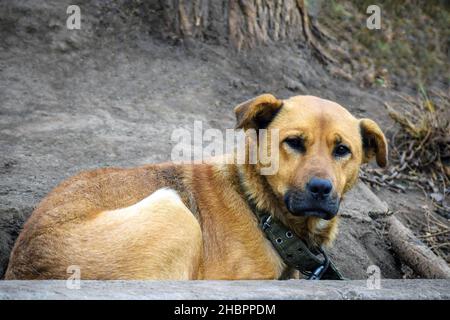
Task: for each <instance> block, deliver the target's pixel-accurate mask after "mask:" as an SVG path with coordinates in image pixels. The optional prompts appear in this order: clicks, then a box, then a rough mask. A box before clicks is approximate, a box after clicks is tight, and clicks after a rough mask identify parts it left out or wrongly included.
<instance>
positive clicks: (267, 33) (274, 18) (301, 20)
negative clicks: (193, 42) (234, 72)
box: [160, 0, 314, 50]
mask: <svg viewBox="0 0 450 320" xmlns="http://www.w3.org/2000/svg"><path fill="white" fill-rule="evenodd" d="M160 3H161V4H162V9H163V16H164V23H165V26H166V30H167V31H169V32H172V33H174V34H176V35H178V36H183V37H196V38H215V39H225V41H227V42H229V43H230V44H231V45H233V46H234V47H236V48H237V49H238V50H241V49H245V48H252V47H255V46H257V45H260V44H264V43H268V42H270V41H273V42H277V41H303V42H305V41H306V42H308V43H312V42H313V41H314V40H313V36H312V34H311V31H310V29H309V19H308V15H307V12H306V6H305V3H304V1H303V0H191V1H189V0H161V2H160Z"/></svg>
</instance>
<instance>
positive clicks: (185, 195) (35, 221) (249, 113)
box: [6, 94, 387, 279]
mask: <svg viewBox="0 0 450 320" xmlns="http://www.w3.org/2000/svg"><path fill="white" fill-rule="evenodd" d="M235 112H236V117H237V127H238V128H243V129H245V130H247V129H251V128H253V129H262V128H266V129H274V128H275V129H279V131H278V132H279V134H278V136H279V138H278V140H277V141H275V143H277V144H278V147H279V158H278V160H279V169H278V170H277V172H276V173H274V174H272V175H266V176H264V175H261V174H260V170H261V165H260V164H259V163H257V164H254V165H251V164H242V165H237V164H227V165H225V164H195V165H175V164H172V163H166V164H159V165H147V166H143V167H138V168H134V169H116V168H107V169H98V170H93V171H88V172H83V173H81V174H79V175H77V176H75V177H72V178H70V179H68V180H67V181H65V182H63V183H62V184H60V185H59V186H58V187H57V188H55V189H54V190H53V191H52V192H51V193H50V194H49V195H48V196H47V197H46V198H45V199H44V200H43V201H42V202H41V203H40V205H39V206H38V207H37V208H36V210H35V211H34V213H33V214H32V215H31V217H30V219H29V220H28V221H27V223H26V224H25V226H24V229H23V231H22V233H21V234H20V236H19V238H18V239H17V241H16V244H15V246H14V249H13V251H12V254H11V259H10V263H9V266H8V269H7V272H6V279H63V278H67V271H66V270H67V268H68V266H71V265H77V266H79V267H80V270H81V278H83V279H279V278H280V277H281V276H282V275H283V274H285V272H286V269H287V267H286V264H285V263H284V261H283V260H282V259H281V258H280V256H279V255H278V254H277V251H275V249H274V247H273V245H272V243H270V242H269V241H268V240H267V239H266V238H265V235H264V233H263V232H262V231H261V228H260V226H259V225H258V221H257V219H256V216H255V213H254V212H253V211H252V209H251V206H249V202H248V199H252V200H253V201H254V203H256V206H257V207H258V208H260V209H263V210H266V211H267V212H270V214H271V215H273V217H274V218H275V219H278V220H279V221H281V222H282V223H283V224H284V225H286V226H288V227H289V228H291V229H292V230H293V231H294V232H295V233H296V234H297V235H298V237H300V238H301V239H303V240H304V241H305V242H306V243H308V244H312V245H322V244H325V245H327V244H330V243H331V242H332V241H333V240H334V238H335V237H336V232H337V223H338V217H337V216H336V215H337V212H338V208H339V202H340V201H341V199H342V197H343V195H344V194H345V192H346V191H348V190H349V189H350V188H351V187H352V186H353V185H354V183H355V182H356V180H357V177H358V170H359V167H360V165H361V164H362V163H365V162H368V161H369V160H371V159H372V158H376V161H377V163H378V165H380V166H382V167H384V166H385V165H386V163H387V145H386V140H385V137H384V135H383V133H382V131H381V130H380V128H379V127H378V125H377V124H376V123H375V122H373V121H372V120H369V119H362V120H358V119H356V118H354V117H353V116H352V115H351V114H350V113H349V112H348V111H347V110H346V109H344V108H343V107H341V106H340V105H338V104H336V103H334V102H331V101H328V100H323V99H320V98H317V97H312V96H296V97H293V98H290V99H287V100H279V99H276V98H275V97H274V96H272V95H270V94H265V95H262V96H259V97H257V98H255V99H252V100H249V101H247V102H244V103H242V104H240V105H238V106H237V107H236V108H235ZM248 131H249V130H247V132H248ZM262 147H263V148H268V147H269V146H268V145H262ZM242 187H244V188H245V190H246V194H245V195H244V194H243V191H242ZM161 188H164V189H161Z"/></svg>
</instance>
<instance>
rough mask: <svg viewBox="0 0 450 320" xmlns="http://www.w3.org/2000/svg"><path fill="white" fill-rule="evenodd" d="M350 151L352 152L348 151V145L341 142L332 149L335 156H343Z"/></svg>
mask: <svg viewBox="0 0 450 320" xmlns="http://www.w3.org/2000/svg"><path fill="white" fill-rule="evenodd" d="M351 153H352V152H351V151H350V149H349V147H347V146H345V145H343V144H340V145H338V146H336V148H334V151H333V155H334V156H335V157H336V158H343V157H345V156H347V155H349V154H351Z"/></svg>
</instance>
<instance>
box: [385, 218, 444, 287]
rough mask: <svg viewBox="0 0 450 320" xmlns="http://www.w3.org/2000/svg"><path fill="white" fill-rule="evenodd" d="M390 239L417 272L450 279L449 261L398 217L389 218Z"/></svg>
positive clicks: (397, 250)
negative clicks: (437, 253)
mask: <svg viewBox="0 0 450 320" xmlns="http://www.w3.org/2000/svg"><path fill="white" fill-rule="evenodd" d="M388 224H389V231H388V235H389V239H390V241H391V243H392V247H393V249H394V251H395V252H396V253H397V254H398V256H399V257H400V258H401V259H402V260H403V261H405V262H406V263H407V264H408V265H409V266H410V267H411V268H412V269H413V270H414V271H415V272H417V273H418V274H419V275H421V276H423V277H425V278H435V279H450V268H449V266H448V265H447V263H446V262H445V261H444V260H443V259H442V258H440V257H438V256H437V255H435V254H434V253H433V251H431V249H430V248H428V247H427V245H426V244H424V243H423V242H422V241H420V240H419V239H418V238H417V237H416V236H414V234H413V233H412V231H411V230H410V229H408V228H407V227H405V226H404V225H403V224H402V223H401V222H400V221H399V220H398V219H397V218H396V217H394V216H391V217H389V218H388Z"/></svg>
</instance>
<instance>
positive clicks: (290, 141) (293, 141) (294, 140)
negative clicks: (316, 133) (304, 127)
mask: <svg viewBox="0 0 450 320" xmlns="http://www.w3.org/2000/svg"><path fill="white" fill-rule="evenodd" d="M284 142H285V143H286V144H287V145H288V146H289V147H290V148H292V149H294V150H296V151H299V152H305V150H306V149H305V144H304V142H303V139H302V138H300V137H289V138H286V139H285V140H284Z"/></svg>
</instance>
